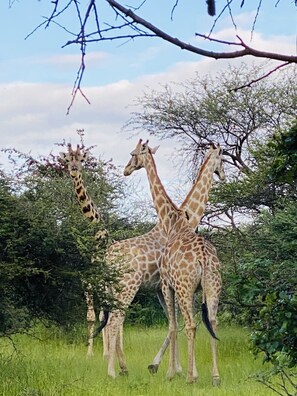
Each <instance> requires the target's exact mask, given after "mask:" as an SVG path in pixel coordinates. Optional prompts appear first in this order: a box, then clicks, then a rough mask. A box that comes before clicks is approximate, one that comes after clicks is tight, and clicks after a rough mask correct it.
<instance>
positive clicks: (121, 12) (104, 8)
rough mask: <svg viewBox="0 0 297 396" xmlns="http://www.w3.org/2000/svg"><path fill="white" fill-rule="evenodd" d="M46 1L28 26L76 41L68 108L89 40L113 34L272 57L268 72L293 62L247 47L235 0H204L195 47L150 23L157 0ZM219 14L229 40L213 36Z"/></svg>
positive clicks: (200, 50) (206, 53) (205, 52)
mask: <svg viewBox="0 0 297 396" xmlns="http://www.w3.org/2000/svg"><path fill="white" fill-rule="evenodd" d="M13 3H14V0H9V4H10V5H11V4H13ZM51 3H52V7H53V8H52V11H51V13H50V14H49V15H47V16H46V17H44V20H43V22H42V23H41V24H40V25H39V26H37V27H36V28H35V29H34V30H33V32H35V31H36V30H37V29H38V28H40V27H45V28H47V27H49V26H50V25H51V24H55V25H56V26H59V27H61V29H63V30H64V32H67V33H69V35H70V36H71V39H70V40H68V41H67V42H66V43H65V45H64V46H69V45H79V46H80V51H81V64H80V67H79V70H78V74H77V79H76V81H75V83H74V89H73V99H72V102H71V104H70V106H69V109H70V107H71V105H72V103H73V101H74V99H75V96H76V94H77V92H80V93H81V94H82V95H83V96H84V94H83V92H82V90H81V82H82V77H83V74H84V70H85V67H86V66H85V55H86V51H87V45H88V44H90V43H101V42H106V41H115V40H116V41H120V42H121V43H123V42H126V41H129V40H134V39H137V38H148V37H155V38H160V39H162V40H165V41H166V42H168V43H169V44H171V45H174V46H176V47H178V48H180V49H182V50H185V51H189V52H191V53H194V54H197V55H201V56H203V57H209V58H214V59H235V58H242V57H245V56H248V55H249V56H252V57H254V58H262V59H271V60H275V61H277V63H276V65H275V66H273V67H272V68H271V70H270V71H269V72H268V74H270V73H272V72H273V71H275V70H277V69H280V68H283V67H285V66H287V65H289V64H292V63H295V64H296V63H297V56H296V55H291V54H280V53H274V52H269V51H264V50H259V49H257V48H253V47H251V46H250V45H248V44H247V43H245V42H244V41H243V39H242V38H241V37H239V36H238V35H237V34H236V30H237V26H236V22H235V17H234V13H235V9H236V6H237V4H236V1H235V0H226V1H225V2H224V3H223V4H221V2H220V3H219V4H218V2H215V0H207V1H206V3H207V4H206V5H207V11H206V6H205V11H203V12H205V14H206V12H208V14H209V15H212V16H214V15H215V14H216V6H217V8H218V12H217V17H216V19H214V23H213V26H212V28H211V30H210V32H209V34H208V35H205V34H201V32H195V31H193V37H195V36H196V37H202V38H203V39H204V40H205V41H204V43H205V42H206V44H204V46H205V47H200V46H198V45H197V44H196V43H195V42H193V43H188V42H185V41H184V40H183V39H182V38H179V37H175V35H173V34H170V33H169V32H168V31H165V30H162V27H161V26H157V25H156V24H154V23H152V21H150V20H149V17H148V15H147V10H148V7H150V8H151V9H156V13H158V9H157V8H158V4H157V2H154V1H153V0H139V1H138V2H137V4H134V5H133V7H132V6H130V8H128V7H127V6H126V5H125V3H124V2H123V1H115V0H89V1H88V4H87V5H86V4H84V2H78V1H77V0H69V1H67V2H65V1H63V0H55V1H51ZM246 3H248V2H247V1H245V0H242V1H241V3H240V7H241V8H242V9H243V10H244V7H245V6H246ZM280 3H281V1H280V0H278V1H277V0H275V4H271V7H277V6H280ZM295 5H296V1H295ZM261 6H262V0H258V3H257V4H256V10H257V11H256V16H255V18H254V23H253V25H252V28H251V30H252V32H253V31H254V30H255V29H256V26H257V18H258V17H259V13H260V10H261ZM180 7H181V8H182V7H185V2H184V1H182V0H176V1H174V2H173V3H172V5H170V4H169V5H168V15H164V19H167V18H169V19H170V18H171V19H173V18H174V17H175V11H176V10H177V9H178V8H180ZM293 8H294V3H293V2H292V9H293ZM191 12H198V11H197V9H196V6H195V4H193V6H192V10H191ZM69 13H70V14H71V15H73V18H72V20H71V26H68V24H67V23H66V22H65V21H64V19H63V17H64V15H66V14H69ZM225 15H229V17H230V25H231V26H233V28H234V41H223V40H218V39H216V38H215V37H214V30H215V29H214V28H215V26H216V24H217V22H218V20H219V19H220V18H221V17H222V16H225ZM73 26H74V27H73ZM193 30H194V27H193ZM33 32H32V33H33ZM212 43H215V44H216V45H218V46H219V47H220V48H221V50H219V51H214V50H213V49H212V47H211V44H212ZM229 48H231V50H229ZM266 75H267V74H264V75H262V76H261V77H259V78H263V77H265V76H266ZM252 82H253V80H249V81H248V84H251V83H252ZM86 99H87V98H86ZM69 109H68V111H69Z"/></svg>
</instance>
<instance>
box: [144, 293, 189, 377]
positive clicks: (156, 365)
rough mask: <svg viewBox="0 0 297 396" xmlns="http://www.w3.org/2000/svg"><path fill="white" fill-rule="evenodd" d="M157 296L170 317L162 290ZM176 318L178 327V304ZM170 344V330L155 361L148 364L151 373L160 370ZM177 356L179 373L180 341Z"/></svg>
mask: <svg viewBox="0 0 297 396" xmlns="http://www.w3.org/2000/svg"><path fill="white" fill-rule="evenodd" d="M157 296H158V300H159V302H160V304H161V307H162V308H163V310H164V312H165V315H166V317H167V319H168V312H167V307H166V303H165V301H164V297H163V294H162V291H161V290H159V291H157ZM175 310H176V312H175V318H176V327H177V310H178V304H175ZM169 344H170V332H168V333H167V336H166V338H165V340H164V341H163V344H162V346H161V348H160V349H159V351H158V353H157V354H156V356H155V357H154V359H153V363H152V364H150V365H149V366H148V370H149V372H150V373H151V374H156V373H157V372H158V369H159V366H160V364H161V361H162V358H163V356H164V353H165V352H166V350H167V348H168V346H169ZM175 358H176V371H177V373H181V372H182V366H181V364H180V359H179V351H178V342H176V351H175Z"/></svg>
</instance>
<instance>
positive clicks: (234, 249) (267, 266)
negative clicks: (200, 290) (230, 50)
mask: <svg viewBox="0 0 297 396" xmlns="http://www.w3.org/2000/svg"><path fill="white" fill-rule="evenodd" d="M296 149H297V147H296V121H295V122H294V123H293V124H292V125H291V127H290V128H288V129H287V130H283V131H279V132H277V133H275V134H273V135H272V136H271V138H270V139H268V141H267V142H266V143H265V144H264V143H262V144H261V145H259V146H258V147H257V150H255V151H254V156H255V158H256V159H257V160H258V167H257V170H256V171H255V172H254V173H253V174H252V175H251V179H252V180H251V183H250V184H249V185H245V186H241V187H240V192H246V191H247V190H248V192H247V194H249V193H250V191H251V190H254V189H255V186H256V185H257V184H258V183H259V180H261V183H262V185H261V189H262V190H263V191H267V190H273V191H275V194H274V196H273V205H272V206H273V210H267V209H265V208H264V207H263V206H262V207H259V213H258V215H257V217H256V218H255V219H254V221H253V222H252V223H250V224H247V225H245V226H241V227H239V228H238V230H234V229H233V230H232V231H231V232H230V231H229V232H228V230H227V229H225V230H224V231H220V232H216V233H212V238H214V240H216V241H217V243H218V244H220V245H221V248H220V252H221V255H222V261H223V263H224V267H223V268H224V284H225V285H226V288H225V289H224V291H223V298H222V300H223V304H224V303H225V304H227V306H228V307H227V310H226V311H227V315H225V316H226V317H228V315H230V314H231V316H232V317H233V318H234V319H236V320H240V322H241V323H244V324H246V325H247V326H248V327H249V328H250V329H251V342H252V347H253V351H254V353H255V354H256V355H260V356H262V357H263V360H264V362H270V363H271V364H272V369H268V370H267V371H266V372H264V373H259V374H258V375H257V376H256V378H257V380H258V381H260V382H262V383H264V384H265V385H266V386H268V387H269V388H270V389H272V390H274V391H275V392H276V393H278V394H280V395H293V394H295V393H296V390H297V382H296V376H295V367H296V365H297V353H296V351H297V327H296V318H297V293H296V290H297V276H296V269H297V265H296V263H297V244H296V241H297V222H296V216H297V211H296V195H297V185H296V176H297V173H296V170H297V168H296V164H297V161H296V160H297V157H296V152H297V151H296ZM239 184H240V182H239ZM267 186H268V188H267ZM263 199H265V194H263ZM266 199H267V200H268V201H269V203H268V204H267V205H266V206H267V207H269V205H271V197H270V195H269V194H268V196H267V197H266ZM222 240H223V242H222ZM220 242H221V243H220ZM223 316H224V315H223ZM275 376H277V381H276V380H275V379H273V377H275Z"/></svg>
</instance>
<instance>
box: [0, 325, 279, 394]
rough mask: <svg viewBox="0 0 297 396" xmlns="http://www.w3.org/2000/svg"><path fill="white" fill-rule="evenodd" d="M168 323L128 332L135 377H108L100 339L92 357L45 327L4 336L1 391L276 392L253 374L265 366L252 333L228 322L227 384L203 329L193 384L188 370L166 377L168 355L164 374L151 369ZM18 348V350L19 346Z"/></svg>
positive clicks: (222, 353)
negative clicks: (215, 375)
mask: <svg viewBox="0 0 297 396" xmlns="http://www.w3.org/2000/svg"><path fill="white" fill-rule="evenodd" d="M165 334H166V328H161V329H156V328H154V329H142V328H137V329H132V328H128V329H126V331H125V351H126V356H127V362H128V368H129V376H127V377H117V378H116V379H115V380H112V379H110V378H108V377H107V374H106V372H107V368H106V362H104V361H103V359H102V345H101V344H102V342H101V340H100V339H97V340H96V345H95V349H96V351H95V352H96V353H95V356H94V357H93V358H91V359H87V358H86V346H85V345H84V342H83V341H82V340H81V339H80V340H79V341H78V340H77V338H78V337H74V339H72V340H71V339H69V337H67V339H66V338H65V336H62V335H61V334H59V332H57V331H56V330H54V331H53V330H51V331H49V330H47V331H45V330H44V329H43V330H39V334H38V336H39V337H40V338H41V339H40V340H39V339H34V338H32V337H29V336H25V335H18V336H15V337H14V338H13V342H14V345H12V343H11V341H9V340H7V339H6V340H5V339H1V340H0V395H3V396H72V395H82V396H93V395H96V396H98V395H104V396H116V395H121V396H125V395H127V396H128V395H129V396H131V395H137V396H141V395H156V396H159V395H164V396H179V395H181V396H188V395H199V396H204V395H205V396H206V395H207V396H216V395H220V396H233V395H236V396H240V395H242V396H250V395H251V396H254V395H255V396H268V395H275V393H273V392H272V391H269V389H267V388H265V387H264V386H263V385H261V384H258V383H257V382H255V381H254V380H253V379H250V378H249V377H250V376H251V375H252V374H254V373H255V372H257V371H259V370H261V369H263V366H262V364H261V362H260V361H259V360H255V359H254V358H253V356H252V355H251V353H250V352H249V351H248V341H247V333H246V332H245V331H244V330H243V329H241V328H234V327H232V328H231V327H226V328H221V329H220V332H219V336H220V341H219V369H220V374H221V378H222V384H221V386H220V387H219V388H213V387H212V385H211V356H210V346H209V336H208V334H207V333H206V331H205V329H204V328H200V329H199V331H198V337H197V366H198V371H199V382H198V383H197V384H195V385H187V384H186V382H185V374H184V375H182V376H180V377H176V378H174V379H173V380H172V381H167V380H166V379H165V376H166V370H167V364H168V354H166V356H165V359H164V362H163V363H162V365H161V367H160V369H159V372H158V374H156V375H154V376H152V375H151V374H149V372H148V370H147V368H146V367H147V365H148V364H149V363H151V360H152V359H153V357H154V354H155V353H156V351H157V350H158V348H159V346H160V345H161V341H162V340H163V337H164V336H165ZM179 339H180V350H181V358H182V365H183V368H184V371H186V359H187V356H186V340H185V336H184V334H180V336H179ZM15 348H16V350H15Z"/></svg>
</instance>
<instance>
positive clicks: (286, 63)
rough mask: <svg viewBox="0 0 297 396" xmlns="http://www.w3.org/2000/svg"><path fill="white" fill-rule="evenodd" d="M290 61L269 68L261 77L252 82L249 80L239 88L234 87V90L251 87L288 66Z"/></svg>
mask: <svg viewBox="0 0 297 396" xmlns="http://www.w3.org/2000/svg"><path fill="white" fill-rule="evenodd" d="M289 64H290V63H289V62H285V63H282V64H281V65H278V66H276V67H275V68H273V69H272V70H269V71H268V72H267V73H266V74H263V75H262V76H261V77H259V78H256V79H254V80H251V81H250V82H248V83H247V84H243V85H241V86H239V87H237V88H234V91H235V92H236V91H238V90H239V89H243V88H248V87H251V86H252V85H253V84H255V83H257V82H259V81H261V80H263V79H264V78H266V77H268V76H270V75H271V74H272V73H274V72H276V71H277V70H279V69H281V68H282V67H285V66H288V65H289Z"/></svg>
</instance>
